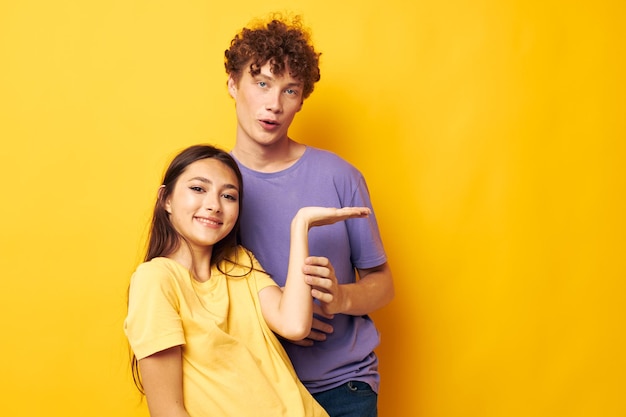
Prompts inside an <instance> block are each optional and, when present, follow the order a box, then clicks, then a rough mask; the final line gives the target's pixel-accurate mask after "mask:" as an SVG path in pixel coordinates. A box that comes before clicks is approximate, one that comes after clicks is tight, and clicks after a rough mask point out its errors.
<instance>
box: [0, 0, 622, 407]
mask: <svg viewBox="0 0 626 417" xmlns="http://www.w3.org/2000/svg"><path fill="white" fill-rule="evenodd" d="M287 8H288V9H289V10H293V11H295V12H299V13H302V14H303V15H304V17H305V21H306V23H307V24H308V25H309V26H311V27H312V29H313V36H314V40H315V42H316V45H317V47H318V48H319V50H321V51H322V53H323V54H322V80H321V82H320V83H319V84H318V85H317V87H316V91H315V92H314V93H313V95H312V96H311V98H310V99H309V100H307V101H306V102H305V105H304V108H303V111H302V113H301V114H300V115H299V116H298V117H297V118H296V122H295V125H294V126H293V129H292V131H291V133H292V136H293V137H294V138H297V139H298V140H300V141H303V142H306V143H309V144H312V145H316V146H320V147H324V148H328V149H331V150H333V151H335V152H337V153H338V154H340V155H342V156H343V157H345V158H346V159H348V160H349V161H351V162H353V163H354V164H355V165H357V166H358V167H359V168H360V169H361V170H362V171H363V173H364V174H365V176H366V179H367V180H368V183H369V186H370V191H371V193H372V195H373V201H374V204H375V208H376V210H377V213H378V216H379V221H380V226H381V228H382V233H383V238H384V241H385V245H386V248H387V250H388V252H389V257H390V261H391V263H392V266H393V270H394V273H395V282H396V289H397V296H396V298H395V300H394V302H393V303H392V304H390V305H389V306H388V307H386V308H385V309H383V310H381V311H379V312H377V313H376V314H375V315H374V317H375V319H376V321H377V323H378V326H379V328H380V331H381V333H382V345H381V346H380V348H379V350H378V353H379V354H380V358H381V372H382V378H383V382H382V389H381V392H380V415H381V416H382V417H391V416H428V417H457V416H459V417H461V416H463V417H468V416H477V417H478V416H480V417H515V416H542V417H543V416H545V417H548V416H550V417H553V416H569V417H572V416H581V417H589V416H601V417H613V416H625V415H626V395H624V392H625V391H626V376H625V375H626V336H625V330H626V311H625V310H626V307H625V298H626V297H625V295H626V284H625V278H626V260H625V259H626V253H625V252H626V220H625V218H626V216H625V212H626V196H625V194H626V169H625V168H624V162H625V158H626V83H625V81H624V74H626V62H625V57H626V48H625V40H626V29H625V26H624V21H625V18H626V13H625V10H626V5H625V3H624V2H623V1H621V0H620V1H617V0H615V1H609V0H596V1H589V0H587V1H585V0H583V1H578V2H570V1H558V0H542V1H522V0H520V1H508V2H504V1H497V0H487V1H482V2H478V1H469V0H451V1H443V2H435V1H420V0H417V1H407V0H388V1H384V2H364V1H361V0H359V1H354V0H345V1H337V0H315V1H313V0H311V1H301V2H294V1H267V2H258V1H249V0H242V1H238V2H220V3H217V2H209V1H199V0H189V1H177V2H174V1H155V0H150V1H148V0H136V1H128V0H107V1H103V0H94V1H79V0H59V1H55V2H52V1H36V0H21V1H4V2H2V3H1V4H0V60H1V61H0V106H1V107H0V138H1V148H0V149H1V150H0V152H1V162H0V178H1V179H2V187H1V190H2V191H1V192H2V204H0V234H1V237H0V245H1V246H0V271H1V272H0V273H1V274H2V278H1V279H0V313H1V314H0V331H1V332H2V343H1V344H0V360H1V373H2V378H1V382H0V397H1V399H2V401H1V404H2V415H7V416H44V415H45V416H49V417H56V416H58V417H67V416H80V417H89V416H97V417H99V416H128V417H134V416H146V415H147V412H146V409H145V402H142V401H141V399H140V397H139V396H138V394H137V392H136V391H135V390H134V387H133V385H132V382H131V379H130V374H129V371H128V355H127V348H126V341H125V339H124V336H123V333H122V322H123V318H124V314H125V291H126V287H127V284H128V279H129V275H130V273H131V271H132V270H133V269H134V267H135V265H136V263H137V262H138V261H139V260H140V259H141V255H142V250H143V246H142V245H143V243H142V242H143V238H144V234H145V230H146V224H147V221H148V217H149V214H150V207H151V205H152V201H153V198H154V195H155V191H156V188H157V186H158V181H159V178H160V176H161V173H162V171H163V169H164V167H165V164H166V163H167V161H168V160H169V159H170V158H171V157H172V156H173V154H174V153H175V152H176V151H178V150H180V149H181V148H183V147H185V146H187V145H191V144H195V143H200V142H209V143H214V144H217V145H220V146H222V147H225V148H230V147H231V146H232V144H233V140H234V132H235V119H234V111H233V103H232V100H231V99H230V97H229V96H228V95H227V92H226V88H225V85H226V84H225V83H226V75H225V73H224V69H223V61H222V57H223V51H224V49H226V47H227V46H228V43H229V41H230V39H231V38H232V36H233V35H234V34H235V32H236V31H238V30H239V29H240V28H241V27H242V26H243V25H244V24H246V23H247V22H248V21H249V20H250V19H251V18H253V17H255V16H259V15H265V14H266V13H267V12H270V11H273V10H287ZM242 400H245V399H242Z"/></svg>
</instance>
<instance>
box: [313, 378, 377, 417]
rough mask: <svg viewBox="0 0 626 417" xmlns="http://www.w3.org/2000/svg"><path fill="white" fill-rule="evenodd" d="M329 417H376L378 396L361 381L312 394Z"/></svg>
mask: <svg viewBox="0 0 626 417" xmlns="http://www.w3.org/2000/svg"><path fill="white" fill-rule="evenodd" d="M313 397H314V398H315V399H316V400H317V402H318V403H320V405H321V406H322V407H324V410H326V412H327V413H328V414H329V415H330V417H377V416H378V394H376V393H375V392H374V391H372V388H371V387H370V386H369V385H368V384H366V383H365V382H361V381H350V382H348V383H345V384H343V385H340V386H338V387H337V388H333V389H330V390H328V391H323V392H318V393H317V394H313Z"/></svg>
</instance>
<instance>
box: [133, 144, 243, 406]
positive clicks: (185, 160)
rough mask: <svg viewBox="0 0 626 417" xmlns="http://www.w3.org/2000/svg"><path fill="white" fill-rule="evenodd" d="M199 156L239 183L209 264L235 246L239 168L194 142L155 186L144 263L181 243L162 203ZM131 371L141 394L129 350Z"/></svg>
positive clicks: (224, 155) (214, 150) (212, 149)
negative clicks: (233, 210)
mask: <svg viewBox="0 0 626 417" xmlns="http://www.w3.org/2000/svg"><path fill="white" fill-rule="evenodd" d="M202 159H216V160H218V161H220V162H222V163H223V164H224V165H226V166H227V167H229V168H230V169H231V170H232V171H233V172H234V173H235V176H236V177H237V181H238V182H239V212H238V213H237V221H236V222H235V225H234V226H233V229H232V230H231V231H230V233H229V234H228V235H226V237H224V239H222V240H220V241H219V242H217V243H215V245H213V253H212V255H211V265H212V266H213V265H219V264H220V262H222V261H224V260H226V259H225V258H226V256H227V255H228V253H229V252H230V251H231V249H232V248H234V247H235V246H237V241H238V239H237V237H238V233H239V217H240V214H241V203H242V201H243V179H242V176H241V171H240V170H239V167H238V166H237V163H236V162H235V160H234V159H233V157H232V156H230V155H229V154H228V153H227V152H225V151H223V150H221V149H219V148H216V147H214V146H211V145H194V146H190V147H188V148H186V149H184V150H182V151H181V152H180V153H179V154H178V155H176V157H174V159H173V160H172V162H171V163H170V165H169V166H168V168H167V170H166V171H165V174H164V175H163V180H162V181H161V187H160V188H159V191H158V195H157V199H156V202H155V204H154V210H153V214H152V221H151V224H150V231H149V237H148V245H147V248H146V255H145V257H144V261H145V262H147V261H150V260H152V259H154V258H157V257H159V256H168V255H171V254H172V253H174V252H175V251H176V249H178V247H179V246H180V245H181V243H182V242H184V238H183V237H182V236H181V235H180V234H179V233H178V232H177V231H176V229H175V228H174V226H173V225H172V222H171V221H170V218H169V213H168V212H167V210H165V202H166V201H167V199H168V197H169V196H170V195H171V194H172V192H173V191H174V187H175V186H176V182H177V181H178V178H179V177H180V176H181V174H182V173H183V172H185V169H187V167H188V166H189V165H191V164H192V163H194V162H196V161H199V160H202ZM231 262H232V261H231ZM131 353H132V352H131ZM131 371H132V375H133V381H134V382H135V385H136V386H137V388H138V389H139V391H140V392H141V393H142V394H143V393H144V391H143V385H142V383H141V376H140V374H139V365H138V361H137V357H136V356H135V354H134V353H132V358H131Z"/></svg>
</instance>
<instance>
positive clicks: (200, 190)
mask: <svg viewBox="0 0 626 417" xmlns="http://www.w3.org/2000/svg"><path fill="white" fill-rule="evenodd" d="M189 189H190V190H193V191H196V192H199V193H201V192H202V191H204V189H203V188H202V187H198V186H197V185H194V186H191V187H189Z"/></svg>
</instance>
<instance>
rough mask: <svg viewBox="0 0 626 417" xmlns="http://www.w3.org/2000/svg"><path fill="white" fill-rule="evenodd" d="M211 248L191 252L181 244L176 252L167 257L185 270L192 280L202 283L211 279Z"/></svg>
mask: <svg viewBox="0 0 626 417" xmlns="http://www.w3.org/2000/svg"><path fill="white" fill-rule="evenodd" d="M212 253H213V248H209V249H208V250H207V249H204V250H201V251H192V250H191V249H190V248H189V247H187V245H186V244H185V243H184V242H182V243H181V245H180V247H179V248H178V250H176V251H175V252H174V253H172V254H171V255H168V256H167V257H168V258H169V259H172V260H173V261H176V262H178V263H179V264H181V265H182V266H184V267H185V268H187V269H188V270H189V271H190V272H191V274H192V276H193V278H194V279H195V280H197V281H200V282H204V281H208V280H209V279H211V255H212Z"/></svg>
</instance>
